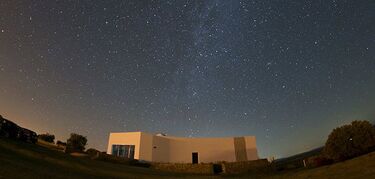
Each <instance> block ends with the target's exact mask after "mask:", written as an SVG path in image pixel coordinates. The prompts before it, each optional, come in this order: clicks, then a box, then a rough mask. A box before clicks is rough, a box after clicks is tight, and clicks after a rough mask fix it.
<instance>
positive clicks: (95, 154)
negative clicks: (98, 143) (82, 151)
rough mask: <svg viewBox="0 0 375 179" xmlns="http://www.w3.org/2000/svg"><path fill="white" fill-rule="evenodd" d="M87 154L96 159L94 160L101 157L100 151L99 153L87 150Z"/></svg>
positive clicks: (91, 149) (94, 150)
mask: <svg viewBox="0 0 375 179" xmlns="http://www.w3.org/2000/svg"><path fill="white" fill-rule="evenodd" d="M86 153H87V154H88V155H89V156H90V157H94V158H97V157H99V155H100V151H99V150H96V149H93V148H90V149H87V150H86Z"/></svg>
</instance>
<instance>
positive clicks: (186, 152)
mask: <svg viewBox="0 0 375 179" xmlns="http://www.w3.org/2000/svg"><path fill="white" fill-rule="evenodd" d="M242 140H243V142H241V144H236V145H237V148H238V147H239V146H240V147H241V148H244V147H245V146H246V149H244V150H242V149H241V150H238V149H237V159H236V148H235V139H234V138H233V137H226V138H183V137H169V136H155V135H152V134H147V133H141V132H130V133H111V134H110V139H109V142H108V150H107V153H108V154H111V152H112V145H114V144H120V145H121V144H122V145H135V154H134V158H135V159H140V160H146V161H153V162H165V163H166V162H171V163H191V162H192V153H193V152H198V162H199V163H201V162H204V163H209V162H217V161H227V162H235V161H238V151H240V152H241V153H242V154H240V155H241V156H242V157H241V161H245V160H246V158H247V160H257V159H258V153H257V149H256V143H255V142H256V141H255V137H251V136H250V137H249V136H247V137H241V141H242ZM245 151H246V154H244V153H243V152H245ZM244 157H245V158H244Z"/></svg>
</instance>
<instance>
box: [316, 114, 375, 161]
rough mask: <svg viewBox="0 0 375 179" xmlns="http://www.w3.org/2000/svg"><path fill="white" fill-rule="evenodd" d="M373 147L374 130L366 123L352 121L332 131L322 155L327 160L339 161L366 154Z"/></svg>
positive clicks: (374, 142) (374, 139) (374, 143)
mask: <svg viewBox="0 0 375 179" xmlns="http://www.w3.org/2000/svg"><path fill="white" fill-rule="evenodd" d="M373 146H375V128H374V127H373V126H372V125H371V123H370V122H368V121H353V122H352V123H351V124H349V125H344V126H341V127H338V128H336V129H334V130H333V131H332V132H331V134H330V135H329V136H328V140H327V142H326V144H325V147H324V150H323V153H324V155H325V156H326V157H327V158H328V159H332V160H335V161H341V160H346V159H350V158H353V157H356V156H358V155H361V154H364V153H367V152H369V151H370V149H371V147H373Z"/></svg>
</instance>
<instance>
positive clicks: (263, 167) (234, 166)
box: [221, 159, 271, 174]
mask: <svg viewBox="0 0 375 179" xmlns="http://www.w3.org/2000/svg"><path fill="white" fill-rule="evenodd" d="M221 166H222V170H223V173H225V174H239V173H248V172H267V171H269V170H270V169H271V168H270V163H269V162H268V161H267V159H260V160H253V161H244V162H223V163H221Z"/></svg>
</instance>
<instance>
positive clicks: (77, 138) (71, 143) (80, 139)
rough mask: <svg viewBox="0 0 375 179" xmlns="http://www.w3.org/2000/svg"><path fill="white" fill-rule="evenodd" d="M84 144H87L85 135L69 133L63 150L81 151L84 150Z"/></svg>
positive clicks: (69, 151)
mask: <svg viewBox="0 0 375 179" xmlns="http://www.w3.org/2000/svg"><path fill="white" fill-rule="evenodd" d="M86 144H87V138H86V137H84V136H82V135H79V134H75V133H71V134H70V138H69V139H68V140H67V142H66V149H65V151H66V152H67V153H71V152H83V151H84V150H85V146H86Z"/></svg>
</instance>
